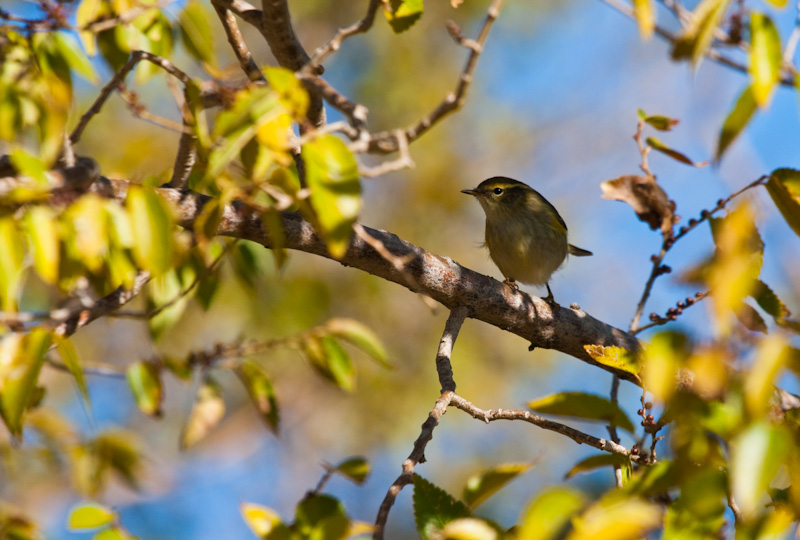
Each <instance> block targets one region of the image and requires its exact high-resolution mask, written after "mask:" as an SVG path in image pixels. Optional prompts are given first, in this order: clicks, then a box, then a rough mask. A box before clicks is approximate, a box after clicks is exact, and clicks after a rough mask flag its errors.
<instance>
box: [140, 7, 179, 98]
mask: <svg viewBox="0 0 800 540" xmlns="http://www.w3.org/2000/svg"><path fill="white" fill-rule="evenodd" d="M142 17H143V18H146V19H147V18H149V20H148V21H147V22H145V23H143V24H140V23H139V21H140V20H141V19H142ZM142 17H140V18H139V19H136V20H135V21H134V24H136V26H137V27H138V28H139V29H140V30H141V32H142V36H143V37H144V40H145V41H146V47H145V50H147V51H149V52H151V53H153V54H155V55H157V56H161V57H162V58H170V57H172V49H173V45H174V43H173V36H172V24H171V23H170V20H169V18H167V16H166V15H164V13H163V12H162V11H161V10H156V9H153V10H151V11H149V12H147V14H145V15H143V16H142ZM159 73H163V70H162V69H161V68H160V67H159V66H156V65H155V64H153V63H152V62H139V64H138V65H137V66H136V83H137V84H139V85H142V84H145V83H146V82H147V81H149V80H150V79H151V78H152V77H154V76H155V75H157V74H159Z"/></svg>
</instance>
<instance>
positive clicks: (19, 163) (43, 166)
mask: <svg viewBox="0 0 800 540" xmlns="http://www.w3.org/2000/svg"><path fill="white" fill-rule="evenodd" d="M8 157H9V159H10V160H11V163H12V165H14V169H16V170H17V171H18V173H19V174H21V175H25V176H30V177H31V178H33V179H34V180H35V181H36V183H37V184H38V185H39V186H44V187H47V186H48V185H49V184H50V180H49V179H48V178H47V170H48V168H49V167H48V166H47V163H45V162H44V160H43V159H41V158H40V157H38V156H35V155H33V154H30V153H28V152H26V151H25V150H23V149H22V148H14V149H13V150H12V151H11V153H10V154H9V156H8Z"/></svg>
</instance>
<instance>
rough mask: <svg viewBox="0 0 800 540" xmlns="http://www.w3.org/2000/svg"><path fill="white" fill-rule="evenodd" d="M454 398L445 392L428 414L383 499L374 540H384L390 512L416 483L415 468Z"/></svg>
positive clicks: (422, 459)
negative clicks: (399, 495)
mask: <svg viewBox="0 0 800 540" xmlns="http://www.w3.org/2000/svg"><path fill="white" fill-rule="evenodd" d="M453 396H455V394H454V393H453V392H450V391H448V392H444V393H443V394H442V395H441V397H440V398H439V399H437V400H436V405H434V407H433V409H431V412H430V413H428V419H427V420H425V423H424V424H422V430H421V432H420V434H419V437H417V440H416V441H414V449H413V450H412V451H411V454H410V455H409V456H408V459H406V460H405V461H404V462H403V472H402V473H401V474H400V476H398V477H397V480H395V481H394V483H393V484H392V485H391V487H390V488H389V491H387V492H386V496H385V497H384V498H383V502H382V503H381V506H380V508H379V509H378V516H377V518H375V527H374V528H373V530H372V538H373V540H383V532H384V529H385V528H386V520H387V519H388V518H389V511H390V510H391V509H392V506H394V501H395V500H396V499H397V495H398V494H399V493H400V490H402V489H403V488H404V487H405V486H407V485H408V484H410V483H411V482H413V481H414V467H415V466H416V465H417V463H424V462H425V447H426V446H427V445H428V443H429V442H430V440H431V439H433V430H434V428H436V426H437V425H439V420H440V419H441V418H442V416H443V415H444V413H446V412H447V406H448V405H449V404H450V401H451V399H452V398H453Z"/></svg>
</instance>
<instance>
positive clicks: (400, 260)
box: [353, 223, 436, 309]
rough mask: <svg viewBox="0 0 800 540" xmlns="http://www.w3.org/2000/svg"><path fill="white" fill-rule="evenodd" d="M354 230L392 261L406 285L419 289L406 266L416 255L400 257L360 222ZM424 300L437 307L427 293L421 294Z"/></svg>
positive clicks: (381, 254)
mask: <svg viewBox="0 0 800 540" xmlns="http://www.w3.org/2000/svg"><path fill="white" fill-rule="evenodd" d="M353 231H354V232H355V233H356V236H357V237H359V238H360V239H361V240H363V241H364V242H366V243H367V244H368V245H369V246H370V247H371V248H372V249H374V250H375V251H376V252H377V253H378V254H379V255H380V256H381V257H382V258H383V259H384V260H385V261H386V262H388V263H390V264H391V265H392V266H393V267H394V268H395V270H397V272H399V273H400V275H401V276H403V279H404V280H405V281H406V285H407V286H408V288H409V289H410V290H412V291H414V292H416V291H417V290H418V289H419V284H418V283H417V280H416V279H414V276H413V275H412V274H411V272H409V271H408V269H407V268H406V267H407V265H408V263H410V262H411V261H413V260H414V256H413V255H411V254H409V255H406V256H405V257H398V256H397V255H395V254H394V253H392V252H391V251H389V250H388V249H387V248H386V245H385V244H384V243H383V242H381V241H380V240H379V239H377V238H375V237H374V236H372V235H370V234H369V233H368V232H367V231H366V229H364V226H363V225H361V224H360V223H356V224H354V225H353ZM420 297H421V298H422V301H423V302H424V303H425V305H427V306H428V307H429V308H431V309H436V302H434V301H433V300H431V299H430V298H429V297H427V296H425V295H420Z"/></svg>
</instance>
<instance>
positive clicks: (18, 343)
mask: <svg viewBox="0 0 800 540" xmlns="http://www.w3.org/2000/svg"><path fill="white" fill-rule="evenodd" d="M51 343H52V335H51V334H50V333H49V332H47V331H46V330H44V329H42V328H35V329H33V330H32V331H31V333H30V334H26V335H25V336H20V335H19V334H11V335H9V334H6V335H5V336H4V337H3V338H2V340H0V358H2V359H3V361H2V363H0V416H2V418H3V421H4V422H5V424H6V427H8V430H9V431H10V432H11V434H12V435H13V436H14V437H16V438H17V439H22V415H23V413H24V412H25V409H26V408H27V407H28V404H29V403H30V402H31V399H32V397H33V395H34V394H35V392H36V389H37V387H36V383H37V381H38V379H39V371H40V370H41V368H42V364H44V355H45V353H46V352H47V351H48V349H49V348H50V344H51Z"/></svg>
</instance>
